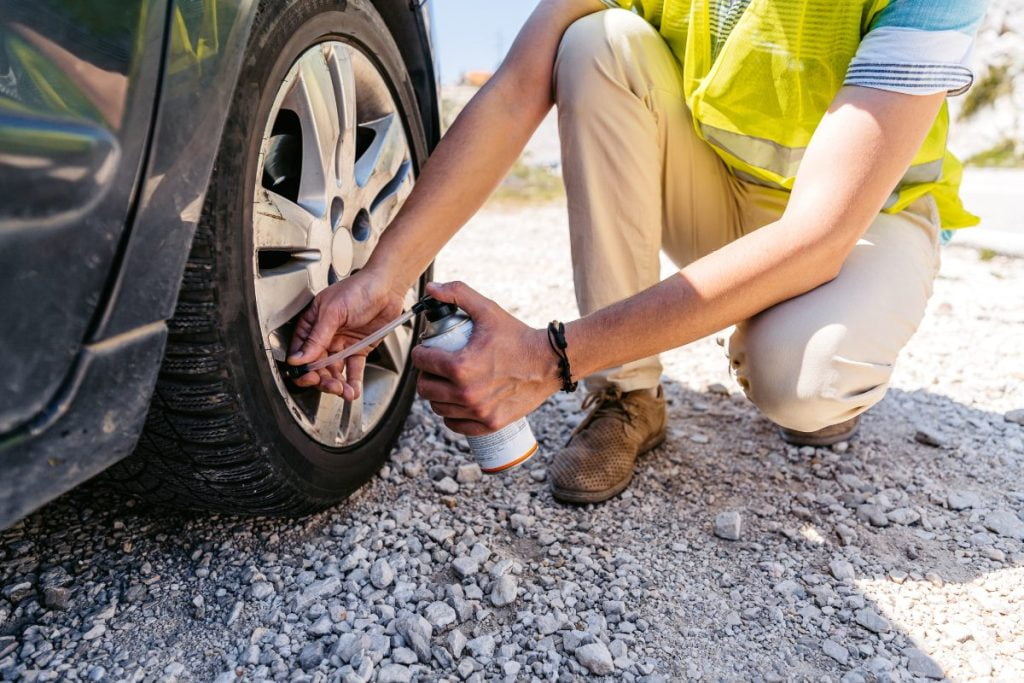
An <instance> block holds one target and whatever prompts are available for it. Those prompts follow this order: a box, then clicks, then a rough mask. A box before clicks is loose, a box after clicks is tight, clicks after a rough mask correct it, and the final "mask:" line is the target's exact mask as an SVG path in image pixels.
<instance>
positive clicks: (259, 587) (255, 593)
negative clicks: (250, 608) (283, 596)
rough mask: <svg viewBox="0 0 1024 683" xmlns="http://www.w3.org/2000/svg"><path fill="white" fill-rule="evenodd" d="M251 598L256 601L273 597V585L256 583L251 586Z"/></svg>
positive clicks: (263, 582) (265, 582)
mask: <svg viewBox="0 0 1024 683" xmlns="http://www.w3.org/2000/svg"><path fill="white" fill-rule="evenodd" d="M251 590H252V597H253V598H254V599H256V600H266V599H267V598H269V597H271V596H272V595H274V592H275V591H274V584H272V583H270V582H269V581H257V582H256V583H254V584H253V585H252V589H251Z"/></svg>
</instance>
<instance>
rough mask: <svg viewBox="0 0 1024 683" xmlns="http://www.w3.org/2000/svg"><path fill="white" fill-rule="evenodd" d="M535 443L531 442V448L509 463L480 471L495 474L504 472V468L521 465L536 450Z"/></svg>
mask: <svg viewBox="0 0 1024 683" xmlns="http://www.w3.org/2000/svg"><path fill="white" fill-rule="evenodd" d="M537 445H538V444H536V443H535V444H533V448H531V449H530V450H528V451H526V453H525V454H523V455H521V456H520V457H518V458H516V459H515V460H513V461H512V462H510V463H506V464H504V465H502V466H501V467H495V468H493V469H489V470H485V469H481V470H480V471H481V472H483V473H484V474H497V473H498V472H504V471H505V470H508V469H512V468H513V467H515V466H516V465H521V464H523V463H524V462H526V461H527V460H529V459H530V457H531V456H532V455H533V454H534V453H536V452H537Z"/></svg>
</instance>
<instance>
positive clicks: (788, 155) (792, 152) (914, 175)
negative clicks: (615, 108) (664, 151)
mask: <svg viewBox="0 0 1024 683" xmlns="http://www.w3.org/2000/svg"><path fill="white" fill-rule="evenodd" d="M698 125H699V126H700V132H701V136H702V137H703V138H704V139H705V140H707V142H708V143H710V144H711V145H712V146H713V147H717V148H718V149H719V150H721V151H723V152H725V153H726V154H729V155H730V156H734V157H736V158H737V159H742V160H743V161H745V162H746V163H747V164H749V165H751V166H755V167H757V168H758V169H761V170H764V171H767V172H769V173H772V174H774V175H777V176H779V177H781V178H795V177H796V174H797V171H798V170H799V169H800V162H801V161H803V158H804V153H805V152H806V151H807V148H806V147H786V146H785V145H780V144H779V143H777V142H772V141H771V140H766V139H764V138H758V137H754V136H752V135H740V134H739V133H733V132H731V131H728V130H723V129H721V128H715V127H714V126H709V125H707V124H706V123H699V124H698ZM942 167H943V160H942V159H936V160H935V161H927V162H925V163H922V164H915V165H914V166H911V167H910V168H909V169H907V172H906V173H904V174H903V178H902V179H901V180H900V182H899V184H898V185H897V186H896V190H895V191H894V192H893V193H892V194H891V195H890V196H889V198H888V199H887V200H886V202H885V206H884V207H883V208H889V207H891V206H895V205H896V203H897V202H898V201H899V195H900V192H901V191H902V190H904V189H905V188H907V187H910V186H912V185H920V184H922V183H935V182H938V181H939V179H941V178H942ZM731 170H732V171H733V173H734V174H735V175H736V177H737V178H740V179H741V180H745V181H747V182H752V183H756V184H758V185H764V186H766V187H772V188H775V189H778V190H790V189H792V187H787V186H785V185H782V184H780V183H778V182H775V181H774V180H771V179H768V178H764V177H761V176H757V175H754V174H753V173H748V172H746V171H743V170H741V169H738V168H732V169H731Z"/></svg>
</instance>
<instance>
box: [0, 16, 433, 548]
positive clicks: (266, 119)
mask: <svg viewBox="0 0 1024 683" xmlns="http://www.w3.org/2000/svg"><path fill="white" fill-rule="evenodd" d="M437 83H438V82H437V72H436V69H435V66H434V58H433V47H432V44H431V31H430V15H429V8H428V7H426V6H425V2H424V1H423V0H118V1H116V2H111V3H101V4H97V3H87V2H78V1H77V0H34V1H32V2H28V1H27V0H8V2H6V3H4V6H3V10H2V11H0V272H2V273H3V276H2V277H0V322H2V324H0V472H2V476H0V528H3V527H6V526H9V525H10V524H12V523H14V522H15V521H16V520H18V519H20V518H21V517H23V516H25V515H26V514H28V513H29V512H31V511H32V510H34V509H35V508H37V507H39V506H40V505H42V504H44V503H45V502H47V501H48V500H50V499H52V498H54V497H56V496H57V495H59V494H61V493H63V492H65V491H67V490H69V489H70V488H72V487H74V486H75V485H77V484H79V483H81V482H83V481H85V480H86V479H89V478H90V477H93V476H94V475H97V474H98V473H100V472H103V473H104V474H103V476H104V478H105V479H106V480H107V482H108V483H109V484H111V485H112V486H114V487H116V489H118V490H121V491H125V492H130V493H134V494H139V495H141V496H143V497H145V498H146V499H148V500H151V501H155V502H157V503H161V504H166V505H169V506H181V507H191V508H202V509H209V510H218V511H227V512H233V513H249V514H287V515H296V514H304V513H309V512H312V511H315V510H318V509H322V508H324V507H326V506H328V505H331V504H332V503H335V502H337V501H339V500H341V499H343V498H344V497H345V496H347V495H348V494H350V493H351V492H352V491H353V490H355V489H356V488H357V487H359V486H360V485H361V484H362V483H364V482H365V481H366V480H367V479H368V478H369V477H370V476H371V475H372V474H373V473H374V472H375V471H376V470H377V469H378V468H379V466H380V465H381V463H382V462H383V460H384V458H385V457H386V455H387V453H388V451H389V450H390V448H391V447H392V446H393V444H394V443H395V441H396V439H397V438H398V436H399V434H400V432H401V429H402V426H403V423H404V421H405V418H406V416H407V414H408V412H409V409H410V406H411V402H412V399H413V394H414V390H415V377H414V376H413V372H414V371H413V368H412V366H411V364H410V363H409V354H410V352H411V348H412V345H413V343H414V340H415V339H416V337H417V334H418V329H417V327H416V323H414V322H410V323H408V324H406V325H404V326H402V327H400V328H399V329H397V330H395V332H393V333H392V334H391V335H390V336H389V337H387V338H386V339H385V340H384V342H383V343H381V344H380V345H379V346H378V347H377V348H376V349H375V350H374V351H373V352H372V354H371V355H370V356H369V358H368V365H367V369H366V376H365V385H364V386H365V388H364V392H363V396H362V397H361V398H360V399H358V400H355V401H351V402H346V401H344V400H342V399H341V398H340V397H336V396H333V395H329V394H321V393H320V392H319V391H316V390H309V389H301V388H299V387H297V386H296V385H295V384H294V383H293V382H291V381H289V379H288V378H287V376H286V375H285V373H284V368H285V364H284V360H285V353H286V349H287V346H288V343H289V339H290V336H291V332H292V327H293V324H294V321H295V319H296V317H297V316H298V315H299V313H300V312H301V311H302V310H303V309H304V308H305V306H306V305H307V304H308V303H309V302H310V301H311V300H312V298H313V296H314V295H315V293H316V292H318V291H320V290H321V289H323V288H325V287H327V286H328V285H330V284H331V283H333V282H337V281H339V280H342V279H344V278H346V277H348V276H349V275H351V274H352V273H354V272H356V271H358V270H359V269H360V268H361V267H363V266H364V265H365V263H366V261H367V259H368V257H369V255H370V254H371V253H372V252H373V250H374V248H375V247H376V244H377V240H378V239H379V237H380V234H381V232H382V231H383V230H384V229H385V228H386V227H387V225H388V224H389V222H390V221H391V219H392V218H393V216H394V215H395V213H396V212H397V211H398V209H399V208H400V207H401V205H402V202H403V201H404V199H405V198H406V196H407V195H408V194H409V192H410V190H411V188H412V186H413V184H414V182H415V178H416V175H417V173H418V171H419V169H420V168H421V167H422V165H423V163H424V161H425V160H426V158H427V155H428V154H429V153H430V151H431V149H432V147H433V145H434V144H435V143H436V141H437V139H438V138H439V134H440V116H439V111H438V84H437ZM423 277H426V274H424V276H423ZM424 282H425V280H424V279H423V278H420V280H419V283H418V284H417V285H416V286H415V287H413V288H412V289H411V290H410V292H409V295H408V297H407V301H408V304H409V305H412V304H413V303H414V302H415V301H416V299H417V298H418V297H419V296H420V293H421V292H420V290H421V289H422V287H423V285H424Z"/></svg>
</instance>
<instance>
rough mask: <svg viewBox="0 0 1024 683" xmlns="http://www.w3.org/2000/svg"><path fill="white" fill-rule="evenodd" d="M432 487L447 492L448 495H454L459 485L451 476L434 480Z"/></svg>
mask: <svg viewBox="0 0 1024 683" xmlns="http://www.w3.org/2000/svg"><path fill="white" fill-rule="evenodd" d="M434 488H435V489H437V490H438V491H440V492H441V493H447V494H448V495H450V496H451V495H455V494H456V493H458V492H459V485H458V483H456V481H455V480H454V479H452V478H451V477H445V478H443V479H441V480H440V481H435V482H434Z"/></svg>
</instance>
